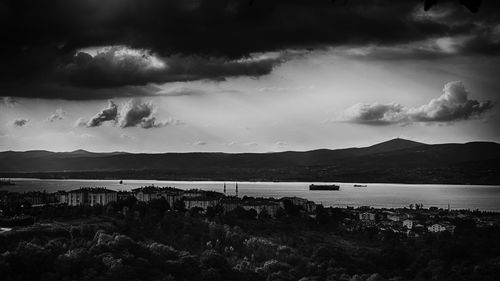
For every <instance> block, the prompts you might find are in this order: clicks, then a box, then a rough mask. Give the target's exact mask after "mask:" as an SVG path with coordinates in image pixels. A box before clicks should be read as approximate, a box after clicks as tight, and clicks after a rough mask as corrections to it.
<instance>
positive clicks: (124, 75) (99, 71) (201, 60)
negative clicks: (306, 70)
mask: <svg viewBox="0 0 500 281" xmlns="http://www.w3.org/2000/svg"><path fill="white" fill-rule="evenodd" d="M280 60H281V59H280V57H279V56H272V57H266V58H262V59H258V58H249V59H244V60H226V59H222V58H208V57H200V56H195V55H191V56H180V55H175V56H170V57H164V58H163V57H157V56H155V55H153V54H150V53H148V52H145V51H136V50H131V49H129V48H126V47H123V46H116V47H112V48H109V49H108V50H105V51H102V52H100V53H98V54H97V55H95V56H91V55H89V54H88V53H85V52H79V53H78V54H76V55H75V56H74V58H73V60H72V61H71V62H70V63H68V64H67V65H64V66H62V67H60V68H58V69H57V73H58V76H59V77H60V79H61V81H64V82H65V83H67V84H69V85H72V86H76V87H81V88H110V87H121V86H127V85H146V84H147V83H164V82H173V81H191V80H200V79H213V80H222V79H224V78H225V77H231V76H242V75H244V76H261V75H265V74H268V73H270V72H271V70H272V68H273V66H274V65H276V64H278V63H279V62H280Z"/></svg>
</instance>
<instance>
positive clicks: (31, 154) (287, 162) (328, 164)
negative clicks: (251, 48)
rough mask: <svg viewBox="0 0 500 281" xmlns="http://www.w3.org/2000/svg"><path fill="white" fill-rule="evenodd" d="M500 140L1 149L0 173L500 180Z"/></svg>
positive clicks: (388, 179)
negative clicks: (293, 147) (143, 149)
mask: <svg viewBox="0 0 500 281" xmlns="http://www.w3.org/2000/svg"><path fill="white" fill-rule="evenodd" d="M499 167H500V144H498V143H494V142H469V143H464V144H455V143H448V144H424V143H419V142H414V141H410V140H405V139H399V138H398V139H393V140H389V141H386V142H383V143H379V144H375V145H372V146H369V147H362V148H347V149H336V150H330V149H319V150H311V151H302V152H298V151H285V152H272V153H218V152H206V153H205V152H191V153H153V154H150V153H126V152H111V153H95V152H88V151H85V150H76V151H73V152H50V151H41V150H34V151H25V152H16V151H4V152H0V176H1V177H41V178H110V179H125V178H135V179H145V178H148V179H171V180H263V181H347V182H404V183H456V184H471V183H474V184H499V183H500V176H499V174H500V173H499V172H500V168H499Z"/></svg>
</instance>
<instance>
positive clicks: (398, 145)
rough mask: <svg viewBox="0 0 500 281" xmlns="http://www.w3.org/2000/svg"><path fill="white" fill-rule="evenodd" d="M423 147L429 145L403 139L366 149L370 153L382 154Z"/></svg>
mask: <svg viewBox="0 0 500 281" xmlns="http://www.w3.org/2000/svg"><path fill="white" fill-rule="evenodd" d="M421 145H427V144H425V143H421V142H416V141H412V140H407V139H402V138H395V139H392V140H388V141H384V142H381V143H378V144H375V145H372V146H368V147H366V148H365V149H367V150H368V151H369V152H370V153H380V152H388V151H395V150H401V149H408V148H412V147H416V146H421Z"/></svg>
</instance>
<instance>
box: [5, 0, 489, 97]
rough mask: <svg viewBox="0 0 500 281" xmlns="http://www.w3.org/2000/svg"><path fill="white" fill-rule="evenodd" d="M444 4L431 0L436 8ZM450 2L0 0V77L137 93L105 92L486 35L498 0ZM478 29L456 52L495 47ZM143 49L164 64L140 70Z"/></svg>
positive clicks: (32, 89)
mask: <svg viewBox="0 0 500 281" xmlns="http://www.w3.org/2000/svg"><path fill="white" fill-rule="evenodd" d="M448 2H450V1H439V4H440V6H442V7H444V6H448V5H449V4H447V3H448ZM452 2H453V4H454V5H453V6H452V7H453V9H450V12H448V13H447V14H445V15H439V16H438V17H427V18H426V17H415V13H416V11H419V10H422V9H423V4H422V1H417V0H414V1H381V0H371V1H349V2H348V4H347V5H338V4H332V3H331V1H326V0H325V1H309V0H276V1H255V2H254V3H253V4H252V5H249V1H248V0H233V1H230V0H220V1H213V0H169V1H167V0H151V1H142V0H101V1H97V0H91V1H82V0H52V1H40V0H16V1H8V0H3V1H2V0H0V24H1V25H2V27H3V30H2V44H1V45H0V61H1V63H2V64H1V65H2V67H1V69H0V84H2V91H8V92H9V95H12V96H26V97H50V98H67V99H87V98H92V99H95V98H109V97H110V96H129V95H131V96H136V95H141V94H142V95H144V94H146V93H141V92H140V90H135V91H136V92H135V93H133V94H130V92H127V91H121V90H116V91H113V90H115V88H122V87H124V88H127V87H131V86H133V85H139V86H140V85H146V84H148V83H163V82H170V81H188V80H198V79H214V80H220V79H224V78H226V77H231V76H240V75H250V76H260V75H265V74H268V73H269V72H271V71H272V68H273V66H275V65H276V64H278V63H280V62H281V61H282V59H283V58H277V59H276V58H275V59H268V60H252V59H250V60H247V59H248V58H252V55H254V54H255V53H266V52H272V51H282V50H285V49H310V48H313V49H314V48H323V47H332V46H333V47H335V46H363V45H370V44H371V45H377V46H379V45H382V46H392V45H396V44H409V43H411V42H417V41H422V40H426V39H429V38H438V37H442V36H451V37H453V36H459V35H463V34H470V33H471V32H475V31H477V30H479V29H482V30H484V32H483V33H484V34H486V35H487V34H489V33H491V31H492V30H493V28H494V26H496V25H498V23H499V20H498V16H496V15H495V12H494V11H495V10H497V9H496V8H498V7H497V6H498V5H499V4H498V1H488V2H486V1H485V3H483V5H482V7H481V10H480V11H479V13H477V14H472V13H470V12H469V11H467V9H466V8H463V7H462V6H459V5H456V2H457V1H452ZM450 3H451V2H450ZM440 6H437V7H440ZM437 7H432V9H431V10H430V11H429V12H432V11H437V10H438V8H437ZM486 35H482V36H481V38H480V39H481V40H471V41H468V42H467V44H466V45H464V47H463V51H464V52H466V51H467V52H469V51H470V52H474V53H481V54H482V53H485V54H489V53H494V52H496V50H497V48H496V45H495V44H497V43H498V42H497V41H495V37H491V36H486ZM492 38H493V39H492ZM495 42H497V43H495ZM95 46H127V47H128V48H130V49H133V50H142V51H144V52H145V53H144V54H146V57H143V58H141V57H138V56H133V55H132V56H128V57H127V56H123V57H121V58H119V59H117V57H116V53H112V52H110V53H106V54H100V55H96V56H91V55H90V54H88V53H85V52H83V51H82V52H80V53H79V50H81V49H82V48H88V47H95ZM148 55H151V56H154V57H155V58H157V59H159V60H161V61H163V62H164V63H165V67H164V68H161V67H157V68H155V67H152V68H151V67H149V66H150V64H149V62H148V61H147V56H148ZM109 89H112V90H109ZM128 90H130V89H128ZM98 92H101V93H102V94H96V93H98Z"/></svg>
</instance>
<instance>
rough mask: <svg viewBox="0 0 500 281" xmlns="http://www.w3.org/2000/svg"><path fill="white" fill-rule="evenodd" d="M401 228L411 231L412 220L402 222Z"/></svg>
mask: <svg viewBox="0 0 500 281" xmlns="http://www.w3.org/2000/svg"><path fill="white" fill-rule="evenodd" d="M403 227H406V228H407V229H413V221H412V220H404V221H403Z"/></svg>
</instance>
